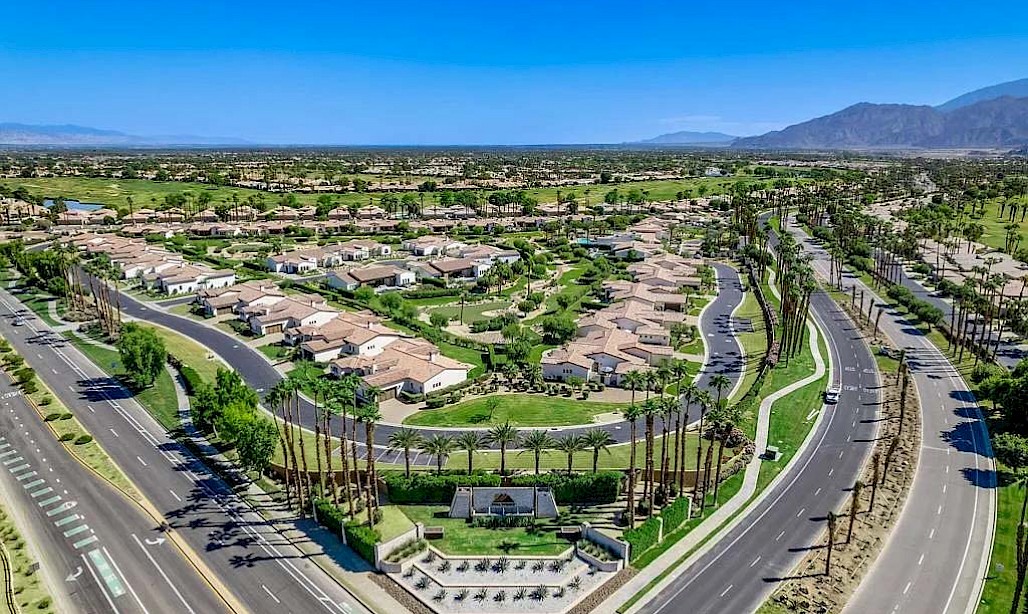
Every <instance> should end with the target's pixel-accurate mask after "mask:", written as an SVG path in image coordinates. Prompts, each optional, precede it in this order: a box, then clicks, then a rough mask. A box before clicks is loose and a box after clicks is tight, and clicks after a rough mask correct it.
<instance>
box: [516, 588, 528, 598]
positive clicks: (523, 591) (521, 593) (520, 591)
mask: <svg viewBox="0 0 1028 614" xmlns="http://www.w3.org/2000/svg"><path fill="white" fill-rule="evenodd" d="M527 593H528V589H527V588H525V587H524V586H522V587H521V588H519V589H518V590H516V591H514V601H521V600H522V599H524V598H525V594H527Z"/></svg>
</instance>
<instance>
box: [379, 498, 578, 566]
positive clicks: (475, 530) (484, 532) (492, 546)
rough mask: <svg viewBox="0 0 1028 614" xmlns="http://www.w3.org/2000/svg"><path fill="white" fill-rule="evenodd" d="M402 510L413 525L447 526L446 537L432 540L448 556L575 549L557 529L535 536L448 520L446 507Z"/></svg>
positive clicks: (535, 534)
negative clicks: (416, 523) (419, 523)
mask: <svg viewBox="0 0 1028 614" xmlns="http://www.w3.org/2000/svg"><path fill="white" fill-rule="evenodd" d="M399 509H401V510H403V513H404V514H406V515H407V517H408V518H410V520H411V521H412V522H421V523H424V525H425V526H426V527H443V529H444V535H445V536H444V537H443V538H442V539H438V540H432V545H433V546H435V547H436V548H438V549H439V550H441V551H443V552H446V553H447V554H468V555H476V554H477V555H480V554H489V555H500V554H502V553H504V552H507V553H508V554H513V555H521V556H523V555H532V554H535V555H555V554H560V553H561V552H564V551H565V550H567V549H568V548H569V547H570V546H571V543H570V542H568V541H567V540H565V539H561V538H559V537H557V533H556V531H555V527H546V528H544V529H541V530H538V531H536V532H533V533H530V532H529V530H528V529H526V528H512V529H486V528H480V527H473V526H471V525H469V524H468V523H467V522H465V521H464V520H462V519H460V518H448V517H446V515H447V513H448V512H449V509H450V508H449V507H447V506H443V505H402V506H400V507H399Z"/></svg>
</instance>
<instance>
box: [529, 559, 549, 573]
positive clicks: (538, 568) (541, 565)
mask: <svg viewBox="0 0 1028 614" xmlns="http://www.w3.org/2000/svg"><path fill="white" fill-rule="evenodd" d="M544 567H546V563H545V561H536V562H534V563H532V571H542V570H543V568H544Z"/></svg>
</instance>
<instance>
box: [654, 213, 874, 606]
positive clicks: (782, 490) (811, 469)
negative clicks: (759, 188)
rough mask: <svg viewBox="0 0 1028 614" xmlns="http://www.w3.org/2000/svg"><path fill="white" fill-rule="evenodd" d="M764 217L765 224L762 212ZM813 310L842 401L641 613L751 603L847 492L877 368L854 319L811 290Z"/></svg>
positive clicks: (870, 414) (870, 425)
mask: <svg viewBox="0 0 1028 614" xmlns="http://www.w3.org/2000/svg"><path fill="white" fill-rule="evenodd" d="M762 219H763V221H764V222H765V223H766V219H767V216H764V218H762ZM775 244H776V241H775V240H774V235H772V245H775ZM811 314H812V315H813V317H814V319H815V320H816V321H817V323H818V324H819V326H820V328H821V330H822V331H823V332H824V334H825V338H826V341H827V344H828V349H829V352H830V353H831V363H832V373H831V381H832V382H834V383H838V384H840V385H841V386H842V393H841V395H840V399H839V403H838V404H837V405H832V406H826V407H824V408H823V409H822V412H824V416H823V418H822V420H821V421H820V423H819V424H818V425H817V428H816V429H815V430H814V432H812V433H811V434H810V437H811V445H809V446H808V447H807V448H806V449H805V450H804V451H803V452H802V453H801V454H800V455H799V456H798V457H797V458H796V461H795V462H796V465H795V466H794V468H793V469H792V470H791V471H790V472H789V474H788V475H786V477H785V478H784V479H782V480H781V481H780V482H779V483H778V484H777V485H775V486H774V487H773V488H771V490H770V491H768V493H767V496H766V497H765V498H764V499H763V500H761V501H760V502H759V503H758V504H757V505H756V506H755V507H754V508H753V509H751V510H750V511H749V512H748V513H747V514H746V516H745V517H744V518H743V519H742V520H741V522H739V523H738V524H737V525H735V526H734V527H733V528H732V529H730V530H729V531H728V532H727V533H726V534H724V535H722V536H721V537H720V538H719V539H718V542H717V544H716V545H715V546H714V547H713V548H711V549H710V550H709V551H708V552H706V553H705V554H704V555H702V556H700V557H699V558H698V559H697V560H695V561H694V562H693V563H692V564H691V565H690V566H689V567H688V568H687V569H686V570H685V571H684V572H683V573H682V574H681V575H680V576H679V577H678V578H677V579H676V580H675V581H674V582H673V583H672V584H671V585H670V586H668V587H667V588H666V589H664V590H663V591H661V592H660V593H658V594H656V595H654V596H652V597H650V600H649V602H648V603H646V605H644V606H643V607H642V608H641V610H640V611H641V612H644V613H647V614H658V613H661V614H671V613H678V612H680V613H682V614H714V613H726V612H732V613H745V612H752V611H754V610H756V609H757V608H758V607H760V605H761V604H762V603H763V602H764V601H765V600H766V599H767V597H768V596H769V595H770V594H771V593H772V592H773V591H774V590H775V588H777V586H778V583H779V582H781V581H782V580H783V579H786V578H787V577H788V576H789V575H790V573H791V572H792V570H793V568H794V567H795V566H796V564H797V563H798V562H799V561H800V560H801V559H802V558H803V556H804V555H805V554H806V551H807V549H809V548H810V547H811V546H816V545H819V544H820V542H821V541H822V539H823V532H824V524H825V523H824V516H825V514H826V513H827V512H828V511H829V510H833V509H839V507H840V505H841V504H842V502H843V501H844V500H845V499H846V498H847V497H848V489H849V488H850V487H852V485H853V482H854V481H855V480H856V478H857V477H858V475H859V474H860V471H861V469H862V467H863V465H864V461H865V459H866V458H867V456H868V454H869V453H870V450H871V447H872V445H873V441H874V438H875V437H876V435H877V421H876V420H877V417H878V412H879V405H880V390H879V383H878V376H877V367H876V364H875V360H874V357H873V356H872V355H871V353H870V350H869V349H868V348H867V346H866V345H865V344H864V342H863V341H862V338H861V337H860V336H859V334H857V331H856V327H855V325H854V324H853V323H852V322H851V321H850V320H849V318H848V317H847V315H846V314H845V312H843V311H842V309H841V308H839V307H838V306H837V305H836V304H835V302H834V301H832V299H831V298H830V297H829V296H828V295H827V294H825V293H824V292H821V291H818V292H815V293H814V294H813V295H812V297H811ZM867 611H868V612H871V611H872V610H867Z"/></svg>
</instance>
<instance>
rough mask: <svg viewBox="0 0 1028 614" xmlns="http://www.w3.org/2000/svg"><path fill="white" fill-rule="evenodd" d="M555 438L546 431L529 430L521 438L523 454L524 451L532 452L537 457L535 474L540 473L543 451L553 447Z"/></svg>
mask: <svg viewBox="0 0 1028 614" xmlns="http://www.w3.org/2000/svg"><path fill="white" fill-rule="evenodd" d="M553 444H554V441H553V438H552V437H550V436H549V434H547V433H546V431H529V432H528V434H527V435H525V436H524V437H523V438H522V439H521V448H522V450H521V452H519V453H518V454H521V453H523V452H531V453H532V455H533V456H534V457H535V474H536V475H539V458H540V457H541V456H542V454H543V452H545V451H546V450H549V449H551V448H553Z"/></svg>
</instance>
